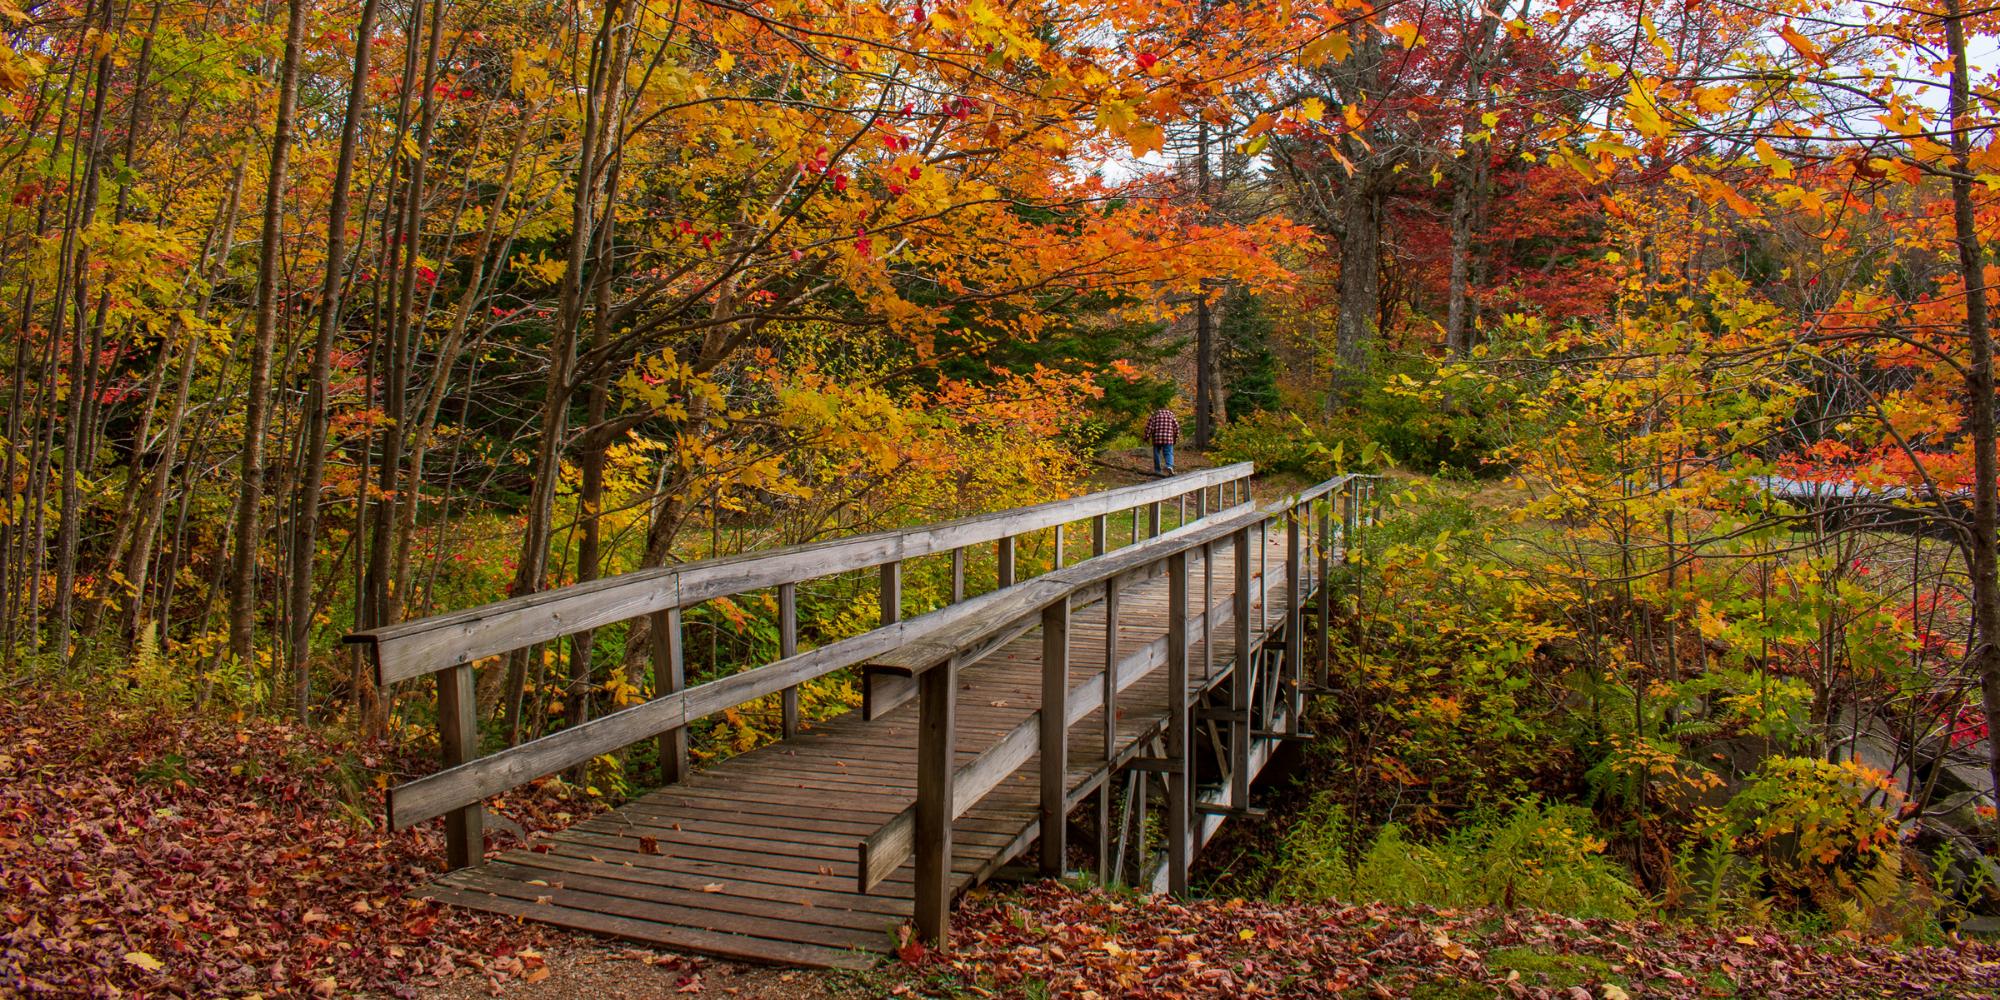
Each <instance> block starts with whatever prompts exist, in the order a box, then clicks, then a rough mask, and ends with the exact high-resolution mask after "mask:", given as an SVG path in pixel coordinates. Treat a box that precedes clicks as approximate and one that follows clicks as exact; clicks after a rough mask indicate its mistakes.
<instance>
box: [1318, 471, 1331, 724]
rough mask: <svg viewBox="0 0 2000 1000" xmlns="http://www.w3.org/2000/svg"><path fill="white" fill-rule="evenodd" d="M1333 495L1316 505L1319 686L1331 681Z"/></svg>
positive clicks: (1328, 683) (1329, 683) (1325, 685)
mask: <svg viewBox="0 0 2000 1000" xmlns="http://www.w3.org/2000/svg"><path fill="white" fill-rule="evenodd" d="M1332 528H1333V497H1331V496H1327V497H1324V498H1322V499H1321V501H1320V507H1319V667H1318V671H1317V675H1318V681H1319V686H1320V687H1322V688H1324V687H1328V686H1330V685H1331V684H1332V683H1333V679H1332V676H1331V675H1332V673H1333V650H1332V649H1331V648H1329V647H1330V646H1331V645H1332V640H1333V532H1332Z"/></svg>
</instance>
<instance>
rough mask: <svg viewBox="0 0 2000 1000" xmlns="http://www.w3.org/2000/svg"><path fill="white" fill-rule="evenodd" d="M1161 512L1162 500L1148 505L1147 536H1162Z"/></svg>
mask: <svg viewBox="0 0 2000 1000" xmlns="http://www.w3.org/2000/svg"><path fill="white" fill-rule="evenodd" d="M1160 514H1161V510H1160V501H1158V500H1155V501H1153V502H1152V503H1150V504H1147V505H1146V537H1148V538H1158V537H1160V520H1161V517H1160Z"/></svg>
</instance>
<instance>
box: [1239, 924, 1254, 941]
mask: <svg viewBox="0 0 2000 1000" xmlns="http://www.w3.org/2000/svg"><path fill="white" fill-rule="evenodd" d="M1236 936H1237V937H1239V938H1242V939H1243V940H1245V941H1248V940H1250V939H1251V938H1253V937H1256V936H1257V932H1256V931H1253V930H1251V929H1250V928H1248V927H1245V928H1243V929H1242V930H1240V931H1237V932H1236Z"/></svg>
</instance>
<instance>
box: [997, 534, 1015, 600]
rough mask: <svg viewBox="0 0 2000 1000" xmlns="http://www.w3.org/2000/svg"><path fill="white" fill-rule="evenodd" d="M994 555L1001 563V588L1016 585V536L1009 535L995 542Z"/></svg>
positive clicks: (999, 571) (999, 573)
mask: <svg viewBox="0 0 2000 1000" xmlns="http://www.w3.org/2000/svg"><path fill="white" fill-rule="evenodd" d="M993 555H994V558H995V560H996V561H997V562H998V563H999V570H998V571H997V572H998V575H999V580H998V582H999V584H1000V587H1001V588H1003V589H1004V588H1007V587H1011V586H1013V585H1014V536H1013V535H1008V536H1007V537H1005V538H1002V539H1000V540H999V541H997V542H994V543H993Z"/></svg>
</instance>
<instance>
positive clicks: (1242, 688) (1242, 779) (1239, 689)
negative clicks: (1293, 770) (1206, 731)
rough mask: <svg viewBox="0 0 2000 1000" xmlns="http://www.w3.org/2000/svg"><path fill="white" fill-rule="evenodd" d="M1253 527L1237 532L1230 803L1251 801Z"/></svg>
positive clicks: (1233, 804) (1230, 695)
mask: <svg viewBox="0 0 2000 1000" xmlns="http://www.w3.org/2000/svg"><path fill="white" fill-rule="evenodd" d="M1250 537H1251V536H1250V529H1249V528H1243V529H1240V530H1238V531H1237V532H1236V536H1235V540H1234V543H1233V547H1234V549H1235V553H1236V558H1235V559H1233V560H1231V561H1232V562H1234V563H1235V568H1236V574H1235V575H1236V593H1235V594H1234V595H1232V597H1233V602H1232V603H1233V604H1234V605H1235V607H1234V613H1235V618H1236V620H1235V622H1234V625H1235V626H1236V628H1235V632H1236V636H1235V638H1236V663H1235V666H1234V668H1233V669H1231V670H1230V672H1229V757H1230V764H1229V804H1230V805H1232V806H1235V807H1237V808H1239V809H1240V808H1243V807H1245V806H1247V805H1249V803H1250V696H1251V685H1252V684H1254V683H1255V682H1256V677H1255V676H1254V670H1253V667H1252V664H1251V661H1250V558H1251V556H1250Z"/></svg>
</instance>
